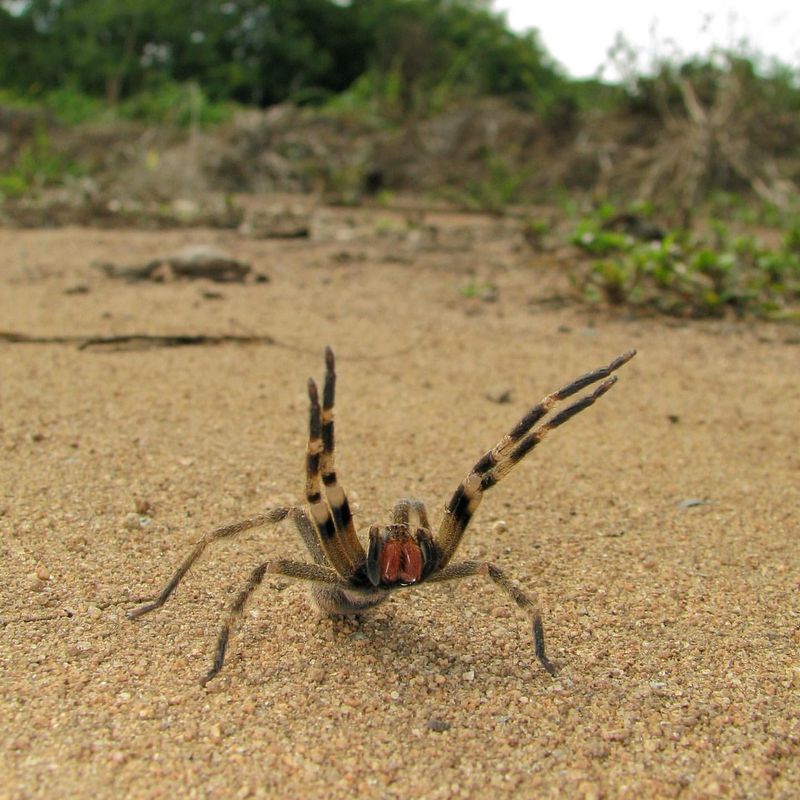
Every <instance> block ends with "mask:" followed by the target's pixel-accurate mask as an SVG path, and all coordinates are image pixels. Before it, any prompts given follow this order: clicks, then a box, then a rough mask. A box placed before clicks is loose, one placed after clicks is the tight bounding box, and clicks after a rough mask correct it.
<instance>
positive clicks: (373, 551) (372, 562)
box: [367, 525, 382, 586]
mask: <svg viewBox="0 0 800 800" xmlns="http://www.w3.org/2000/svg"><path fill="white" fill-rule="evenodd" d="M380 532H381V529H380V528H379V527H378V526H377V525H373V526H372V527H371V528H370V529H369V551H368V552H367V577H368V578H369V582H370V583H371V584H372V585H373V586H378V585H379V584H380V582H381V568H380V559H381V544H382V542H381V540H380Z"/></svg>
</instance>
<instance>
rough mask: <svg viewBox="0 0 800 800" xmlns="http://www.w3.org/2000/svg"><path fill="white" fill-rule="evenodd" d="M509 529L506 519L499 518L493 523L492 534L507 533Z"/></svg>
mask: <svg viewBox="0 0 800 800" xmlns="http://www.w3.org/2000/svg"><path fill="white" fill-rule="evenodd" d="M507 530H508V523H507V522H506V521H505V520H504V519H498V520H497V521H496V522H495V523H493V524H492V534H493V535H494V536H497V535H498V534H500V533H505V532H506V531H507Z"/></svg>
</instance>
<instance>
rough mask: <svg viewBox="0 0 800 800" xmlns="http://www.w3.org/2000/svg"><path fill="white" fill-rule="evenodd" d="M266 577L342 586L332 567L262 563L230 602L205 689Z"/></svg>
mask: <svg viewBox="0 0 800 800" xmlns="http://www.w3.org/2000/svg"><path fill="white" fill-rule="evenodd" d="M267 575H283V576H284V577H286V578H295V579H296V580H301V581H312V582H314V583H322V584H337V585H341V582H342V580H341V578H340V577H339V575H338V574H337V573H336V571H335V570H332V569H330V568H329V567H323V566H321V565H319V564H304V563H303V562H301V561H290V560H289V559H285V558H281V559H276V560H274V561H265V562H264V563H263V564H259V565H258V566H257V567H256V568H255V569H254V570H253V571H252V572H251V573H250V577H249V578H248V580H247V583H246V584H245V586H244V588H243V589H242V590H241V591H240V592H239V594H238V595H237V596H236V599H235V600H234V601H233V603H231V605H230V607H229V608H228V611H227V613H226V614H225V619H224V621H223V623H222V628H221V629H220V632H219V636H218V638H217V645H216V648H215V650H214V661H213V664H212V666H211V669H210V670H209V671H208V672H207V673H206V674H205V676H204V677H203V678H202V679H201V681H200V683H201V684H202V685H203V686H205V685H206V684H207V683H208V682H209V681H210V680H211V679H212V678H213V677H215V676H216V675H217V673H218V672H219V671H220V670H221V669H222V665H223V663H224V662H225V651H226V650H227V649H228V640H229V639H230V635H231V630H232V628H233V626H234V624H235V623H236V620H237V619H238V618H239V617H240V616H241V615H242V614H243V613H244V610H245V607H246V606H247V602H248V601H249V600H250V597H251V596H252V594H253V592H255V590H256V589H258V587H259V586H260V585H261V582H262V581H263V580H264V578H265V577H266V576H267Z"/></svg>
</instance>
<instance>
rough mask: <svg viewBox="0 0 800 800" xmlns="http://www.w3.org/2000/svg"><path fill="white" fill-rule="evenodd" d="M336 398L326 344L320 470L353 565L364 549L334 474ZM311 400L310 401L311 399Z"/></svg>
mask: <svg viewBox="0 0 800 800" xmlns="http://www.w3.org/2000/svg"><path fill="white" fill-rule="evenodd" d="M335 398H336V360H335V358H334V355H333V350H331V348H330V347H326V348H325V386H324V388H323V390H322V456H321V458H320V464H319V467H320V472H321V473H322V484H323V486H324V487H325V498H326V499H327V501H328V505H329V507H330V510H331V515H332V516H333V523H334V526H335V528H336V531H337V536H338V537H339V538H340V540H341V546H342V550H343V551H344V552H345V554H346V556H347V558H348V559H349V561H350V562H351V563H352V564H353V566H354V567H357V566H358V565H359V564H361V563H363V561H364V549H363V548H362V547H361V543H360V542H359V541H358V536H357V535H356V529H355V525H354V524H353V514H352V512H351V511H350V504H349V503H348V501H347V495H346V494H345V493H344V489H342V487H341V486H340V485H339V481H338V478H337V476H336V464H335V448H336V441H335V436H334V421H333V404H334V401H335ZM312 402H313V401H312Z"/></svg>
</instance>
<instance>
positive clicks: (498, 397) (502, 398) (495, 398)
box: [484, 388, 511, 405]
mask: <svg viewBox="0 0 800 800" xmlns="http://www.w3.org/2000/svg"><path fill="white" fill-rule="evenodd" d="M484 397H485V398H486V399H487V400H491V401H492V402H493V403H498V404H500V405H504V404H505V403H510V402H511V389H504V388H503V389H501V388H495V389H490V390H489V391H488V392H486V393H485V394H484Z"/></svg>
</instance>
